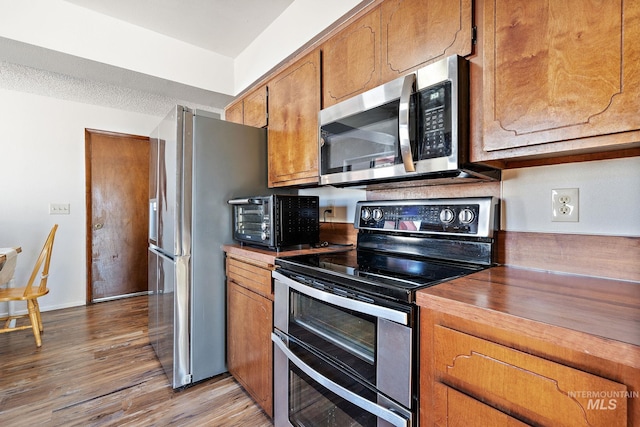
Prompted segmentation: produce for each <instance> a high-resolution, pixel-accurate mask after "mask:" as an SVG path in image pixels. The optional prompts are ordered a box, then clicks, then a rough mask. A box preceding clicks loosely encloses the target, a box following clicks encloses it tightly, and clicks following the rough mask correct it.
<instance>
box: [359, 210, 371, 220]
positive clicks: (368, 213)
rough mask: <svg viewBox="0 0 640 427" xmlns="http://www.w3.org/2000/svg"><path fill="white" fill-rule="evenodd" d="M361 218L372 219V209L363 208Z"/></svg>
mask: <svg viewBox="0 0 640 427" xmlns="http://www.w3.org/2000/svg"><path fill="white" fill-rule="evenodd" d="M360 218H362V219H363V220H365V221H367V220H369V219H371V211H370V210H369V208H362V211H361V212H360Z"/></svg>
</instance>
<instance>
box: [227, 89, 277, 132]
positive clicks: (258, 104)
mask: <svg viewBox="0 0 640 427" xmlns="http://www.w3.org/2000/svg"><path fill="white" fill-rule="evenodd" d="M224 117H225V120H227V121H229V122H234V123H240V124H245V125H248V126H253V127H257V128H262V127H265V126H267V86H266V85H262V86H259V87H258V88H257V89H254V90H253V91H251V92H250V93H248V94H247V95H245V96H244V97H243V98H242V99H240V100H237V101H236V102H235V103H233V104H230V105H229V106H228V107H227V108H226V109H225V110H224Z"/></svg>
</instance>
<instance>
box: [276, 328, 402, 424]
mask: <svg viewBox="0 0 640 427" xmlns="http://www.w3.org/2000/svg"><path fill="white" fill-rule="evenodd" d="M271 341H273V342H274V344H276V346H277V347H278V348H279V349H280V351H282V352H283V353H284V354H285V355H286V356H287V358H288V359H289V360H290V361H291V362H293V364H294V365H296V366H297V367H298V368H300V370H302V371H303V372H304V373H305V374H307V375H309V376H310V377H311V378H312V379H313V380H314V381H316V382H317V383H319V384H320V385H322V386H323V387H325V388H326V389H328V390H330V391H331V392H333V393H335V394H337V395H338V396H340V397H341V398H343V399H345V400H347V401H348V402H351V403H353V404H354V405H356V406H358V407H360V408H362V409H364V410H365V411H367V412H369V413H371V414H373V415H375V416H377V417H379V418H382V419H383V420H385V421H387V422H388V423H390V424H391V425H393V426H395V427H409V420H408V419H407V418H405V417H403V416H402V415H400V414H399V413H398V412H399V411H397V410H396V411H394V410H393V408H390V409H387V408H385V407H382V406H380V405H377V404H375V403H373V402H371V401H370V400H368V399H365V398H364V397H362V396H359V395H357V394H355V393H353V392H351V391H349V390H347V389H346V388H344V387H342V386H341V385H339V384H337V383H335V382H333V381H331V380H330V379H328V378H326V377H325V376H323V375H322V374H320V373H319V372H317V371H316V370H314V369H313V368H311V367H310V366H309V365H307V364H306V363H304V362H303V361H302V359H300V358H299V357H298V356H296V355H295V354H293V352H292V351H291V350H289V348H288V347H287V345H286V344H285V343H284V342H283V341H282V338H281V337H280V336H278V335H277V334H275V333H274V332H272V333H271Z"/></svg>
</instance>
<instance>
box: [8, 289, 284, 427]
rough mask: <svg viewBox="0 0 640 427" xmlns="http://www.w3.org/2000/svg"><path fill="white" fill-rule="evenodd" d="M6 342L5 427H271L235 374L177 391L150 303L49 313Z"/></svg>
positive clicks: (118, 303)
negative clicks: (151, 329)
mask: <svg viewBox="0 0 640 427" xmlns="http://www.w3.org/2000/svg"><path fill="white" fill-rule="evenodd" d="M42 320H43V323H44V334H43V344H42V347H41V348H39V349H38V348H36V346H35V342H34V339H33V335H32V333H31V331H29V330H27V331H20V332H12V333H7V334H1V335H0V425H2V426H4V427H8V426H65V427H66V426H171V425H174V426H198V427H200V426H251V427H262V426H265V427H266V426H272V425H273V424H272V422H271V420H270V419H269V418H268V417H267V416H266V415H265V414H264V412H263V411H262V410H261V409H260V408H259V407H258V406H257V405H256V404H255V403H254V402H253V400H251V398H250V397H249V396H248V395H247V394H246V393H245V392H244V390H243V389H242V388H241V387H240V386H239V385H238V383H237V382H236V381H235V380H234V379H233V377H231V376H230V375H229V374H222V375H220V376H217V377H215V378H212V379H210V380H207V381H204V382H201V383H199V384H196V385H194V386H192V387H188V388H186V389H183V390H180V391H173V390H172V389H171V387H170V386H169V382H168V380H167V378H166V376H165V374H164V372H163V371H162V369H161V367H160V362H159V361H158V359H157V357H156V356H155V353H154V352H153V349H152V348H151V346H150V344H149V339H148V336H147V297H144V296H143V297H133V298H127V299H122V300H116V301H109V302H103V303H99V304H94V305H91V306H87V307H74V308H70V309H64V310H56V311H50V312H44V313H42Z"/></svg>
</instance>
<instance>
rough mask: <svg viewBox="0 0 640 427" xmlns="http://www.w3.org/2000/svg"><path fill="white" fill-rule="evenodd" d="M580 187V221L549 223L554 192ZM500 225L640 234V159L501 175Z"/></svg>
mask: <svg viewBox="0 0 640 427" xmlns="http://www.w3.org/2000/svg"><path fill="white" fill-rule="evenodd" d="M560 188H578V189H579V218H578V219H579V221H578V222H552V221H551V190H552V189H560ZM502 200H503V202H502V217H501V218H502V229H504V230H507V231H532V232H544V233H565V234H566V233H569V234H572V233H576V234H602V235H613V236H640V157H631V158H626V159H613V160H601V161H593V162H584V163H571V164H562V165H552V166H539V167H531V168H523V169H512V170H505V171H503V173H502Z"/></svg>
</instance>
